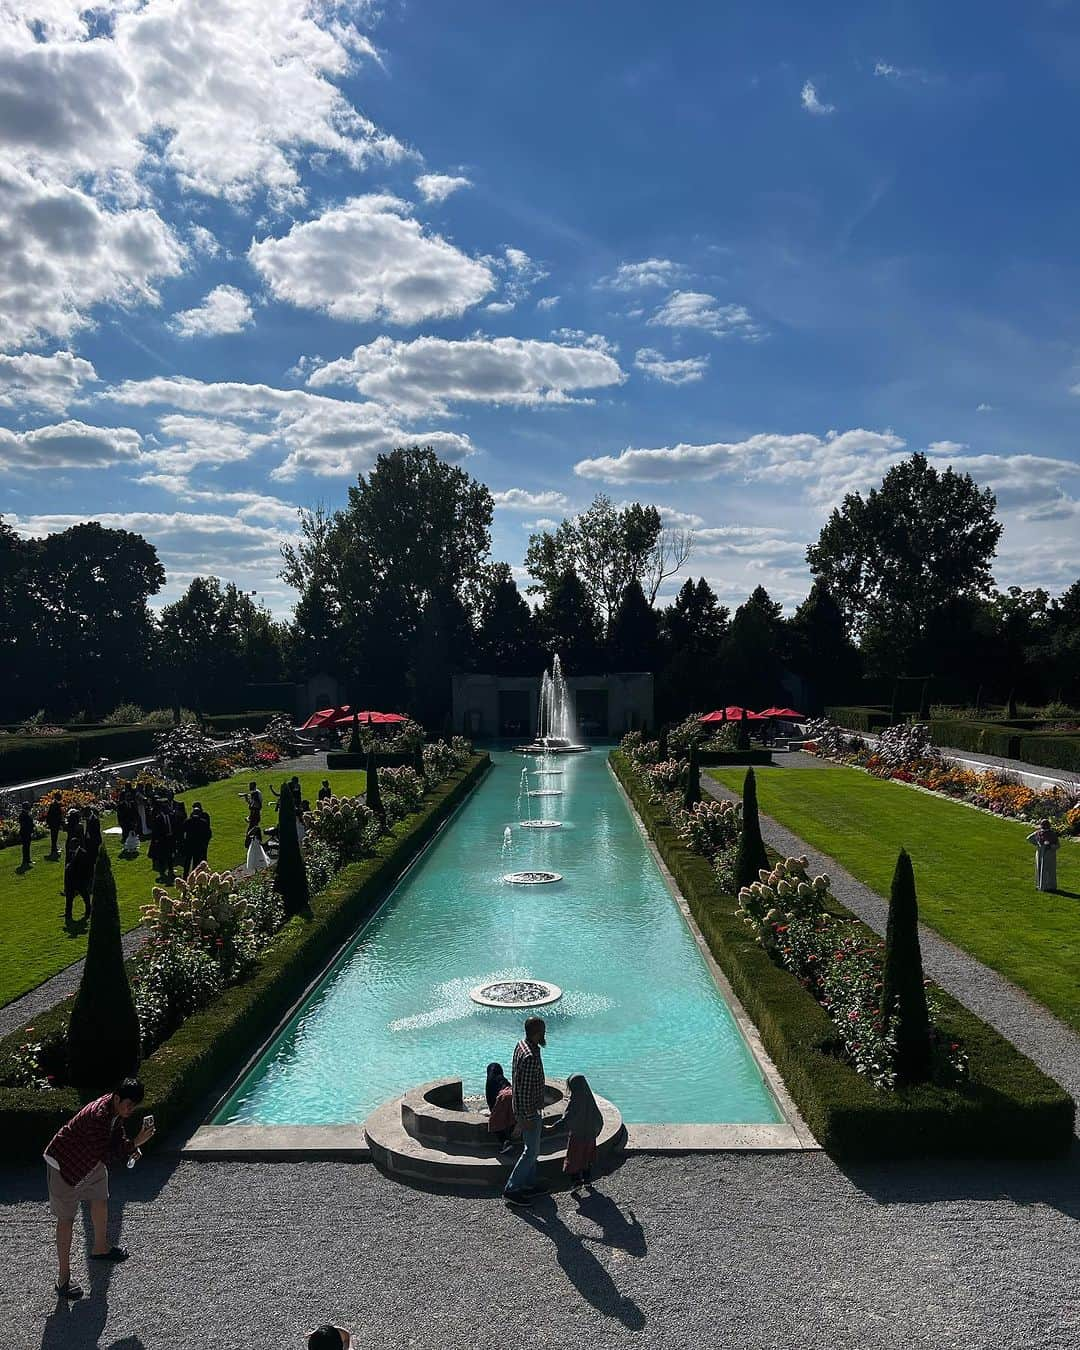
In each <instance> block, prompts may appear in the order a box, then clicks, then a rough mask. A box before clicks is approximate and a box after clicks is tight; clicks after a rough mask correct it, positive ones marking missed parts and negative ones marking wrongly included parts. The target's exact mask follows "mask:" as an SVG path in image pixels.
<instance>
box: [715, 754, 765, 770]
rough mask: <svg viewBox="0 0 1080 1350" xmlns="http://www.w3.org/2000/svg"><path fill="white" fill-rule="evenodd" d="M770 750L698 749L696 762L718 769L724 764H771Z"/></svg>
mask: <svg viewBox="0 0 1080 1350" xmlns="http://www.w3.org/2000/svg"><path fill="white" fill-rule="evenodd" d="M772 762H773V757H772V751H771V750H699V751H698V763H699V764H700V765H701V767H702V768H703V769H719V768H722V767H723V766H724V765H725V764H771V763H772Z"/></svg>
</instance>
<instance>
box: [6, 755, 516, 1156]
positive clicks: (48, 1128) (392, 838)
mask: <svg viewBox="0 0 1080 1350" xmlns="http://www.w3.org/2000/svg"><path fill="white" fill-rule="evenodd" d="M490 762H491V761H490V757H489V756H488V755H487V754H477V755H474V756H473V759H472V762H471V763H470V764H469V765H468V766H467V767H466V768H465V769H464V770H462V771H461V772H458V773H455V774H453V775H451V777H450V778H449V779H447V780H446V781H445V782H444V783H441V784H439V786H438V787H436V788H435V789H433V790H432V791H431V792H430V793H428V795H427V796H426V797H425V798H424V803H423V807H422V809H421V810H420V811H418V812H416V813H415V814H414V815H411V816H407V817H406V818H405V819H404V820H402V821H399V822H398V823H397V824H396V825H395V826H394V829H393V832H392V833H391V834H390V835H388V836H386V838H384V839H383V840H382V841H381V842H380V844H379V847H378V850H377V851H376V853H375V855H374V856H373V857H370V858H364V859H363V860H362V861H360V862H357V863H352V864H350V865H349V866H348V867H345V868H343V869H342V870H341V871H340V872H339V873H338V874H337V876H336V877H335V878H334V879H333V880H332V881H331V882H330V884H329V885H328V886H326V887H325V888H324V889H323V890H322V891H320V892H319V894H318V895H316V896H314V897H313V898H312V902H311V914H310V915H308V916H297V917H296V918H294V919H290V920H289V921H288V922H287V923H286V924H285V926H284V927H283V928H282V929H281V931H280V932H279V933H278V935H277V936H276V937H275V939H274V941H273V943H272V944H271V945H270V946H269V947H268V948H267V949H266V951H265V952H264V953H263V955H262V957H261V959H260V961H259V964H258V966H257V967H256V969H255V971H254V972H253V973H252V975H251V976H250V977H249V978H248V979H247V980H245V981H244V982H243V983H242V984H237V985H233V986H231V987H230V988H228V989H226V990H224V991H223V992H222V994H221V996H220V997H219V998H217V999H215V1000H214V1002H213V1003H212V1004H211V1005H210V1006H209V1007H207V1008H203V1009H202V1010H201V1011H199V1012H197V1013H195V1014H194V1016H192V1017H189V1018H188V1019H187V1021H186V1022H184V1023H183V1024H182V1025H181V1026H180V1027H178V1028H177V1030H176V1031H175V1032H174V1033H173V1035H172V1036H170V1037H169V1039H168V1040H167V1041H166V1042H165V1043H164V1044H163V1045H161V1046H159V1048H158V1049H157V1050H156V1051H155V1052H154V1053H153V1054H152V1055H151V1056H150V1057H149V1058H148V1059H146V1060H144V1061H143V1064H142V1067H141V1069H140V1071H139V1072H140V1075H141V1077H142V1080H143V1083H144V1084H145V1086H146V1099H145V1101H144V1102H143V1104H142V1108H141V1109H143V1110H145V1111H152V1112H153V1113H154V1116H155V1118H156V1124H157V1125H158V1127H159V1129H166V1128H168V1127H169V1126H170V1125H172V1124H175V1123H176V1122H177V1121H178V1120H179V1119H181V1117H182V1116H183V1115H184V1113H185V1112H187V1111H188V1110H190V1108H191V1107H192V1106H193V1105H195V1104H197V1103H198V1102H199V1101H200V1099H203V1098H205V1097H206V1095H207V1094H208V1093H209V1092H211V1091H212V1090H213V1089H215V1088H217V1087H221V1086H223V1085H224V1082H226V1081H227V1080H228V1078H229V1077H230V1076H232V1075H234V1074H235V1073H236V1072H237V1071H238V1070H239V1069H240V1068H241V1067H242V1066H243V1064H244V1063H245V1061H246V1060H247V1059H248V1058H250V1056H251V1055H252V1053H253V1052H254V1051H255V1050H256V1049H257V1048H258V1047H259V1045H260V1044H261V1043H262V1042H263V1041H264V1040H265V1039H266V1037H267V1036H268V1035H269V1034H270V1032H271V1031H273V1029H274V1028H275V1027H276V1026H277V1024H278V1023H279V1022H280V1021H281V1019H282V1018H283V1017H284V1015H285V1014H286V1012H288V1010H289V1008H290V1007H292V1005H293V1004H294V1003H295V1002H296V1000H297V999H298V998H299V997H300V995H301V994H302V993H303V992H304V990H305V989H306V988H307V987H308V985H309V984H310V983H311V982H312V981H313V980H314V979H316V978H317V977H318V976H319V975H320V974H321V973H322V971H323V970H324V969H325V968H326V967H327V965H329V963H330V961H331V959H332V958H333V957H334V956H335V954H336V953H337V952H338V950H339V949H340V948H341V947H342V946H344V944H345V943H346V942H348V941H350V940H351V938H352V937H353V936H354V935H355V933H356V931H357V929H358V928H359V927H360V925H361V924H362V923H363V922H364V921H365V919H367V917H368V916H369V915H370V914H371V912H372V911H373V909H374V908H375V907H376V906H377V905H378V904H379V903H380V902H381V900H382V899H383V897H384V896H385V895H386V893H387V891H388V890H389V889H390V887H391V886H392V885H393V883H394V882H395V881H396V880H397V878H398V877H399V876H400V875H401V873H402V871H403V870H404V869H405V867H406V866H407V865H408V864H409V863H410V862H411V861H412V859H413V858H414V857H415V856H416V854H417V853H418V852H419V851H420V849H421V848H422V847H423V846H424V845H425V844H426V843H427V842H428V840H429V839H431V837H432V836H433V835H434V834H435V833H436V832H437V831H438V829H439V827H440V826H441V825H442V823H443V822H444V821H445V820H446V818H447V816H449V815H450V813H451V812H452V811H453V810H454V809H455V807H457V805H458V804H459V803H460V802H461V801H462V800H463V799H464V798H465V797H466V796H467V795H468V794H469V792H470V791H471V790H472V789H473V787H474V786H475V785H476V783H477V782H479V780H480V778H481V777H482V776H483V775H484V773H485V772H486V771H487V769H488V767H489V766H490ZM70 1009H71V999H66V1000H65V1001H64V1002H63V1003H61V1004H59V1005H58V1006H57V1007H55V1008H52V1009H50V1011H49V1012H47V1013H44V1014H42V1015H41V1016H39V1017H36V1018H34V1020H33V1022H32V1023H31V1026H32V1027H33V1035H32V1037H31V1036H30V1035H29V1033H28V1031H27V1028H26V1027H23V1028H20V1029H19V1030H18V1031H16V1032H13V1033H11V1034H10V1035H8V1036H7V1037H5V1038H4V1039H3V1040H2V1041H0V1065H3V1064H4V1063H6V1062H7V1061H8V1060H9V1058H10V1056H11V1054H12V1052H13V1051H14V1050H15V1048H16V1047H17V1046H18V1045H21V1044H22V1043H23V1042H25V1041H26V1040H28V1039H34V1040H45V1039H48V1037H49V1036H50V1035H51V1034H52V1033H54V1032H61V1031H62V1030H63V1028H64V1027H65V1026H66V1024H67V1019H68V1015H69V1013H70ZM78 1108H79V1100H78V1097H77V1095H76V1093H75V1092H74V1090H73V1089H70V1088H65V1089H63V1090H46V1091H37V1090H33V1089H29V1088H3V1087H0V1138H2V1139H3V1140H4V1145H5V1150H6V1152H7V1154H8V1156H16V1157H21V1158H25V1159H32V1158H35V1157H38V1156H40V1153H41V1150H42V1148H43V1147H44V1146H45V1144H46V1143H48V1141H49V1138H50V1136H51V1135H52V1134H53V1133H54V1132H55V1131H56V1130H57V1129H58V1128H59V1126H60V1125H61V1124H62V1123H63V1122H64V1121H65V1120H66V1119H67V1118H68V1117H69V1116H70V1115H72V1114H73V1113H74V1112H75V1111H77V1110H78Z"/></svg>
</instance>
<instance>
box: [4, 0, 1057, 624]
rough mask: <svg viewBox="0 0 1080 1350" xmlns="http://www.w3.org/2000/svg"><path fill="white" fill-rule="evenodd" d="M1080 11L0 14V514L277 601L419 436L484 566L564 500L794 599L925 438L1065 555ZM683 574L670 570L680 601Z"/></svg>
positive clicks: (176, 573) (303, 8)
mask: <svg viewBox="0 0 1080 1350" xmlns="http://www.w3.org/2000/svg"><path fill="white" fill-rule="evenodd" d="M1078 95H1080V16H1078V12H1077V6H1076V5H1075V4H1073V3H1071V0H1056V2H1053V0H1030V3H1028V4H1027V5H1025V6H1023V7H1014V6H1008V7H1006V6H990V7H987V6H985V5H977V4H974V3H967V2H966V0H961V2H959V3H952V4H949V5H941V4H931V3H920V4H913V3H909V4H887V5H878V6H867V7H855V6H851V5H850V4H844V5H841V4H828V3H819V4H817V5H814V6H812V7H807V6H805V5H798V4H794V3H777V2H776V0H771V2H770V0H766V2H765V3H761V4H758V5H754V6H745V5H724V6H716V5H706V4H700V5H673V6H658V5H656V4H655V3H639V2H636V0H621V3H607V0H590V3H589V4H585V5H582V4H580V3H573V4H571V3H563V2H562V0H552V2H551V3H546V4H542V5H539V4H537V5H532V6H507V5H505V4H496V3H494V2H490V3H489V2H488V0H461V3H458V4H456V5H453V6H449V5H445V4H436V3H434V2H433V0H413V2H412V3H408V4H406V3H402V2H401V0H385V3H383V4H381V5H379V6H377V7H376V6H373V5H369V4H366V3H330V0H319V3H307V4H304V3H299V2H298V0H214V3H209V0H171V3H163V0H147V2H146V3H140V2H139V0H120V2H119V3H112V4H108V3H107V4H105V5H103V6H100V7H98V8H97V9H96V10H95V11H94V12H93V13H84V12H82V11H81V7H80V5H79V4H78V0H27V2H26V3H22V4H20V3H19V0H13V3H12V4H11V5H8V6H5V7H4V9H3V12H2V13H0V510H2V511H3V513H4V515H5V516H6V517H7V518H9V519H11V520H13V521H14V523H15V524H16V526H17V528H19V529H20V530H21V531H23V532H24V533H26V534H40V533H42V532H47V531H49V530H51V529H57V528H63V527H64V526H65V525H67V524H69V523H72V521H73V520H75V519H86V518H98V519H101V520H102V521H103V522H104V523H106V524H113V525H119V526H123V527H125V528H130V529H135V530H138V531H140V532H141V533H143V534H145V535H146V536H147V537H148V538H150V539H151V540H152V541H153V542H154V543H155V544H156V545H157V546H158V548H159V551H160V553H161V556H162V558H163V560H164V561H165V563H166V566H167V568H168V570H169V575H170V583H169V587H168V590H167V592H166V593H165V595H164V597H163V598H166V599H167V598H172V597H174V596H175V595H176V594H177V593H178V591H179V590H181V589H182V588H183V587H184V586H185V585H186V584H187V581H188V580H189V579H190V577H191V576H192V575H195V574H197V573H211V574H214V575H217V576H220V577H222V578H223V579H227V580H235V581H237V582H238V583H240V584H242V585H243V586H245V587H247V588H253V589H256V590H258V591H259V593H260V594H261V595H263V596H264V597H265V598H266V600H267V602H268V603H269V604H270V605H271V607H272V608H273V609H275V610H276V611H278V612H285V611H286V610H287V609H288V606H289V603H290V595H289V593H288V591H287V590H286V589H285V588H284V587H283V586H282V585H281V583H280V582H279V581H278V580H277V579H276V571H277V567H278V547H279V544H280V542H281V541H282V539H284V538H286V537H289V536H290V535H291V533H292V531H293V530H294V527H295V508H296V507H297V506H309V507H310V506H312V505H314V504H315V503H316V502H318V501H322V502H325V503H326V504H328V505H329V506H331V507H333V506H336V505H339V504H340V503H341V502H343V500H344V497H345V492H346V489H347V487H348V485H349V484H350V483H351V482H353V481H355V475H356V473H357V472H360V471H364V470H366V469H367V468H369V467H370V465H371V463H372V462H373V460H374V457H375V455H377V454H378V453H379V452H380V451H381V450H385V449H389V448H391V447H392V446H393V445H395V444H399V443H403V442H410V441H414V440H418V441H421V442H430V443H432V444H434V445H435V446H436V448H437V449H438V450H439V452H440V453H442V454H444V455H445V456H446V457H448V458H451V459H454V460H455V461H457V462H460V463H462V464H463V465H464V466H465V467H466V468H468V470H469V471H470V472H471V473H473V474H475V475H476V476H477V477H479V478H481V479H483V480H484V481H485V482H487V483H488V484H489V486H490V487H491V489H492V491H493V492H494V493H495V494H496V501H497V510H496V524H495V554H496V556H498V557H500V558H505V559H506V560H507V561H509V562H511V563H512V564H514V565H515V566H517V565H519V564H520V562H521V558H522V555H523V553H524V548H525V544H526V542H527V539H528V535H529V533H530V530H531V529H534V528H536V527H537V524H536V523H537V522H539V521H554V520H557V519H559V518H561V517H562V516H563V515H564V514H566V513H568V512H570V511H573V510H575V509H577V508H580V507H582V506H584V505H585V504H587V503H588V501H589V500H590V499H591V497H592V496H593V494H594V493H595V492H597V491H605V492H608V493H609V494H610V495H611V497H612V498H613V499H614V500H615V501H625V500H634V499H637V500H648V501H653V502H655V503H656V504H657V505H658V506H661V507H662V508H664V510H665V513H666V517H667V519H669V520H670V521H671V522H672V523H674V524H682V525H689V526H692V527H693V528H694V530H695V535H696V539H695V548H694V554H693V556H692V559H691V563H690V569H691V570H692V571H693V572H694V574H695V575H699V574H704V575H706V576H708V577H709V578H710V580H711V581H712V582H713V584H714V586H715V587H716V589H717V591H718V592H719V593H720V594H721V596H722V597H723V598H724V599H725V600H726V601H728V602H731V603H738V602H739V601H740V600H741V599H742V598H744V597H745V595H746V593H747V592H748V591H749V590H750V589H751V588H752V587H753V586H754V585H757V584H758V583H764V584H765V585H766V586H767V587H768V588H769V589H770V591H772V592H773V594H774V595H775V596H776V597H777V598H778V599H781V600H782V601H783V602H784V603H785V604H786V605H788V606H789V607H790V606H791V605H793V604H795V603H797V602H798V600H799V599H800V598H801V597H802V596H803V595H804V594H805V592H806V590H807V588H808V586H809V576H808V573H807V571H806V568H805V563H804V561H803V553H804V550H805V546H806V544H807V543H808V542H810V541H811V540H812V539H813V538H815V537H816V534H817V531H818V529H819V528H820V525H821V522H822V520H823V519H824V517H825V515H826V514H827V512H828V510H829V509H830V508H831V507H832V506H833V505H835V504H836V503H837V502H838V501H839V500H840V498H841V497H842V495H843V493H844V492H845V491H850V490H853V489H865V488H866V487H869V486H871V485H872V484H873V483H875V482H876V481H878V480H879V479H880V477H881V474H882V473H883V472H884V471H885V470H886V469H887V467H888V466H889V465H890V464H891V463H894V462H896V461H897V460H898V459H899V458H902V457H903V456H904V455H906V454H908V453H910V452H911V451H912V450H915V449H919V450H926V451H927V453H929V454H930V455H931V457H932V458H933V459H934V460H935V462H938V463H940V464H942V465H944V464H948V463H951V464H953V465H955V466H956V467H963V468H967V469H969V470H970V471H971V472H972V473H973V474H974V475H975V477H976V478H977V479H978V480H979V481H980V482H981V483H984V484H986V485H989V486H991V487H993V488H994V489H995V491H996V492H997V494H998V498H999V504H1000V510H1001V515H1002V518H1003V519H1004V521H1005V525H1006V530H1005V535H1004V537H1003V540H1002V545H1001V548H1000V550H999V560H998V565H997V568H996V575H997V580H998V583H999V584H1000V585H1002V586H1006V585H1011V584H1020V585H1025V586H1028V585H1045V586H1047V587H1048V588H1049V589H1051V590H1052V591H1060V590H1062V589H1064V587H1065V586H1067V585H1068V584H1070V583H1071V582H1072V581H1073V580H1075V579H1076V576H1077V573H1078V572H1080V556H1078V555H1080V549H1078V548H1077V546H1076V543H1075V540H1076V535H1077V525H1078V524H1080V504H1078V503H1080V456H1078V454H1077V440H1076V437H1077V430H1078V427H1080V350H1078V335H1080V332H1078V329H1080V326H1078V321H1077V317H1076V296H1077V289H1078V288H1077V282H1078V280H1080V278H1078V266H1077V261H1076V246H1075V241H1076V239H1077V238H1078V237H1080V230H1078V226H1080V186H1078V184H1077V180H1076V175H1075V173H1074V171H1073V166H1074V163H1075V127H1076V125H1077V121H1078V116H1077V114H1078V111H1080V108H1078V102H1080V99H1078ZM672 585H673V586H677V585H678V581H675V582H674V583H672Z"/></svg>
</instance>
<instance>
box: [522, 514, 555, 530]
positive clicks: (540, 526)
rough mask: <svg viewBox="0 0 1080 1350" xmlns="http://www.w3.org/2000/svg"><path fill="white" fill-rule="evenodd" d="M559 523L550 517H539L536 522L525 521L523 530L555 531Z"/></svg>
mask: <svg viewBox="0 0 1080 1350" xmlns="http://www.w3.org/2000/svg"><path fill="white" fill-rule="evenodd" d="M558 523H559V522H558V521H557V520H552V518H551V517H550V516H539V517H538V518H537V519H536V520H523V521H522V522H521V528H522V529H523V530H553V529H555V528H556V526H557V525H558Z"/></svg>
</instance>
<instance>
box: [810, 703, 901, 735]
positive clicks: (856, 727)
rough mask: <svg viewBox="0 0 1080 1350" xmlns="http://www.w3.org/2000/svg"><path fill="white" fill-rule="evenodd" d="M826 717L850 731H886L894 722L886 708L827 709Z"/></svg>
mask: <svg viewBox="0 0 1080 1350" xmlns="http://www.w3.org/2000/svg"><path fill="white" fill-rule="evenodd" d="M825 716H826V717H827V718H828V719H829V721H830V722H835V723H836V725H837V726H838V727H846V728H847V730H848V731H884V730H885V728H886V727H887V726H889V724H890V723H891V721H892V718H891V717H890V716H889V712H888V710H887V709H884V708H826V709H825Z"/></svg>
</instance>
